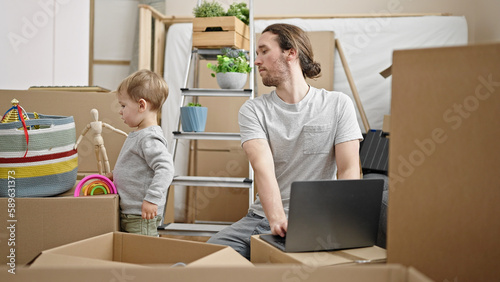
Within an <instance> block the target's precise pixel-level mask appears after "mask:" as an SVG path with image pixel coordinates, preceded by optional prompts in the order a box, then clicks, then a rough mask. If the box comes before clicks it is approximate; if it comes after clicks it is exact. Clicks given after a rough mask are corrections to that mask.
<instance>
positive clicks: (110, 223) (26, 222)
mask: <svg viewBox="0 0 500 282" xmlns="http://www.w3.org/2000/svg"><path fill="white" fill-rule="evenodd" d="M15 204H16V206H15V220H16V221H15V222H8V220H12V218H8V216H7V215H8V213H7V212H6V211H7V209H8V199H7V198H0V209H1V210H2V212H1V213H0V220H1V222H2V224H3V226H2V228H0V238H1V240H0V243H1V244H0V261H1V264H2V265H5V264H6V263H9V262H10V261H11V258H9V257H8V256H11V254H12V252H11V248H13V249H14V250H15V252H14V254H15V264H16V265H17V266H21V265H24V264H26V263H28V262H30V261H31V260H32V259H34V258H35V257H36V256H37V255H38V254H39V253H40V252H41V251H43V250H46V249H50V248H54V247H58V246H61V245H64V244H68V243H71V242H75V241H78V240H82V239H86V238H89V237H93V236H96V235H100V234H104V233H108V232H113V231H117V230H119V215H118V208H119V203H118V195H103V196H92V197H78V198H74V197H73V196H69V197H51V198H16V199H15ZM11 224H14V225H15V228H14V229H12V230H11V229H7V228H6V227H9V226H10V225H11ZM11 231H12V232H11ZM8 238H13V239H14V240H13V242H14V243H15V245H13V246H9V245H8Z"/></svg>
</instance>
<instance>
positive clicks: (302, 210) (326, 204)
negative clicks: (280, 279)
mask: <svg viewBox="0 0 500 282" xmlns="http://www.w3.org/2000/svg"><path fill="white" fill-rule="evenodd" d="M383 189H384V180H382V179H353V180H318V181H297V182H293V183H292V186H291V192H290V206H289V213H288V230H287V233H286V236H285V237H284V238H282V237H280V236H278V235H272V234H263V235H260V238H261V239H262V240H264V241H266V242H268V243H269V244H271V245H273V246H275V247H277V248H278V249H280V250H282V251H284V252H313V251H314V252H316V251H333V250H341V249H351V248H361V247H370V246H373V245H375V243H376V240H377V234H378V226H379V218H380V209H381V204H382V192H383Z"/></svg>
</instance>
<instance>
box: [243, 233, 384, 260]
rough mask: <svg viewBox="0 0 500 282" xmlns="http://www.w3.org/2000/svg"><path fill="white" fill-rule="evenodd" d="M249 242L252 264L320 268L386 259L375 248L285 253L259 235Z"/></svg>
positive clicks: (379, 250) (381, 251) (380, 249)
mask: <svg viewBox="0 0 500 282" xmlns="http://www.w3.org/2000/svg"><path fill="white" fill-rule="evenodd" d="M250 240H251V251H250V258H251V261H252V263H286V264H290V263H291V264H304V265H307V266H310V267H320V266H336V265H354V264H369V263H383V262H385V261H386V257H387V255H386V250H385V249H382V248H380V247H377V246H373V247H367V248H358V249H347V250H341V251H332V252H301V253H285V252H283V251H281V250H278V249H277V248H276V247H274V246H272V245H271V244H269V243H267V242H265V241H263V240H261V239H260V238H259V235H254V236H252V238H251V239H250Z"/></svg>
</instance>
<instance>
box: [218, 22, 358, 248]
mask: <svg viewBox="0 0 500 282" xmlns="http://www.w3.org/2000/svg"><path fill="white" fill-rule="evenodd" d="M255 65H256V67H258V70H259V74H260V76H261V77H262V81H263V83H264V85H266V86H274V87H276V90H275V91H272V92H271V93H270V94H267V95H262V96H260V97H258V98H256V99H253V100H248V101H247V102H246V103H245V104H244V105H243V106H242V107H241V109H240V112H239V124H240V132H241V142H242V146H243V150H244V151H245V153H246V155H247V157H248V159H249V161H250V163H251V165H252V167H253V169H254V172H255V185H256V187H257V189H258V195H257V199H256V201H255V204H254V205H252V206H251V207H250V209H249V213H248V214H247V216H246V217H244V218H243V219H241V220H239V221H238V222H236V223H234V224H233V225H231V226H230V227H228V228H225V229H224V230H222V231H221V232H219V233H218V234H216V235H214V236H213V237H212V238H211V239H210V240H209V241H208V242H209V243H215V244H222V245H228V246H231V247H233V248H234V249H235V250H236V251H238V252H239V253H240V254H242V255H243V256H245V257H246V258H249V257H250V237H251V235H255V234H261V233H269V231H270V232H271V233H272V234H274V235H280V236H282V237H283V236H285V234H286V231H287V224H288V221H287V215H288V204H289V199H290V186H291V183H292V182H293V181H297V180H317V179H335V177H336V175H338V178H339V179H356V178H359V176H360V170H359V141H360V140H361V139H362V135H361V131H360V129H359V125H358V123H357V119H356V113H355V110H354V106H353V104H352V101H351V100H350V98H349V97H348V96H347V95H345V94H343V93H340V92H330V91H326V90H324V89H316V88H314V87H312V86H310V85H308V84H307V82H306V80H305V79H306V77H308V78H316V77H318V76H319V74H320V72H321V67H320V64H319V63H317V62H315V61H314V56H313V52H312V47H311V43H310V42H309V39H308V37H307V35H306V34H305V33H304V31H303V30H301V29H300V28H298V27H296V26H293V25H288V24H274V25H271V26H268V27H267V28H266V29H265V30H264V31H263V32H262V36H261V37H260V39H259V41H258V43H257V57H256V59H255Z"/></svg>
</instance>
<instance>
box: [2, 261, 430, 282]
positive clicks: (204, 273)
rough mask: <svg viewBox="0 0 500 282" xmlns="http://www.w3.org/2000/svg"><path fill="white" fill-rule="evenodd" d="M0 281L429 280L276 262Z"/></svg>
mask: <svg viewBox="0 0 500 282" xmlns="http://www.w3.org/2000/svg"><path fill="white" fill-rule="evenodd" d="M0 280H1V281H13V282H15V281H53V282H58V281H65V282H66V281H74V282H80V281H82V282H83V281H95V282H99V281H102V282H109V281H163V280H165V281H182V282H185V281H206V282H220V281H238V282H255V281H333V282H336V281H342V282H364V281H371V282H430V281H432V280H430V279H429V278H427V277H426V276H424V275H423V274H422V273H420V272H418V271H417V270H416V269H414V268H411V267H409V268H407V267H404V266H402V265H395V264H393V265H382V264H381V265H366V266H362V267H360V266H338V267H320V268H313V267H304V266H303V265H284V264H283V265H276V266H268V265H264V266H256V267H223V266H211V267H161V266H156V267H154V268H144V267H140V268H139V267H135V268H133V267H128V266H127V267H124V266H123V265H121V266H119V267H117V266H113V267H110V266H102V267H99V268H97V267H92V268H90V267H79V268H72V267H60V268H57V269H54V268H22V269H17V270H16V274H15V275H13V274H10V273H8V272H7V271H5V270H4V269H0Z"/></svg>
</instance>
